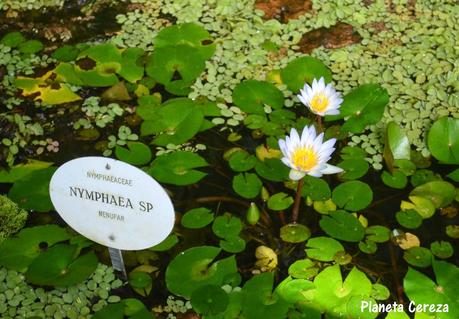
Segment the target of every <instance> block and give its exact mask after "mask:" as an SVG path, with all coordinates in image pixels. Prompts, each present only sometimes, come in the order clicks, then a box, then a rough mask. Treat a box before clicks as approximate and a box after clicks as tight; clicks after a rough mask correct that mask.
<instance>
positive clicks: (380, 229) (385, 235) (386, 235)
mask: <svg viewBox="0 0 459 319" xmlns="http://www.w3.org/2000/svg"><path fill="white" fill-rule="evenodd" d="M365 234H366V238H367V239H368V240H371V241H374V242H375V243H384V242H386V241H388V240H389V239H390V229H389V228H387V227H384V226H380V225H375V226H370V227H367V228H365Z"/></svg>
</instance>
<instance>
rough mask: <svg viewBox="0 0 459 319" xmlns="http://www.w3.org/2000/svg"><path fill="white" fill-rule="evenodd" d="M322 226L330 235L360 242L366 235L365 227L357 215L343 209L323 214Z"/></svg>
mask: <svg viewBox="0 0 459 319" xmlns="http://www.w3.org/2000/svg"><path fill="white" fill-rule="evenodd" d="M320 228H322V229H323V230H324V231H325V232H326V233H327V234H328V235H330V236H332V237H334V238H336V239H340V240H344V241H351V242H358V241H360V240H362V239H363V237H364V236H365V229H364V228H363V226H362V224H361V223H360V221H359V220H358V219H357V217H355V216H353V215H352V214H350V213H348V212H345V211H341V210H338V211H335V212H331V213H330V214H329V215H324V216H322V219H321V220H320Z"/></svg>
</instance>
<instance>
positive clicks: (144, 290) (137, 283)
mask: <svg viewBox="0 0 459 319" xmlns="http://www.w3.org/2000/svg"><path fill="white" fill-rule="evenodd" d="M128 280H129V285H131V287H132V288H133V289H134V290H135V292H137V293H138V294H139V295H141V296H144V297H146V296H148V295H149V294H150V292H151V288H152V282H153V280H152V278H151V276H150V274H148V273H147V272H144V271H139V270H134V271H131V272H130V273H129V277H128Z"/></svg>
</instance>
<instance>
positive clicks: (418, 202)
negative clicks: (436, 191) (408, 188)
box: [400, 196, 435, 219]
mask: <svg viewBox="0 0 459 319" xmlns="http://www.w3.org/2000/svg"><path fill="white" fill-rule="evenodd" d="M409 198H410V200H411V201H412V202H413V203H410V202H406V201H402V203H401V204H400V208H401V209H402V210H410V209H414V210H415V211H416V212H417V213H418V214H419V215H421V217H422V218H424V219H426V218H430V217H432V216H433V214H435V205H434V203H433V202H432V201H431V200H430V199H428V198H424V197H420V196H409Z"/></svg>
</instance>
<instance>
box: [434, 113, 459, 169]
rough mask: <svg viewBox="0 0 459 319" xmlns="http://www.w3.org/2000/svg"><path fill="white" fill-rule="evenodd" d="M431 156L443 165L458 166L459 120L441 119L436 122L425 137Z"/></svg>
mask: <svg viewBox="0 0 459 319" xmlns="http://www.w3.org/2000/svg"><path fill="white" fill-rule="evenodd" d="M427 145H428V147H429V150H430V152H431V153H432V155H433V156H434V157H435V158H436V159H437V160H439V161H440V162H442V163H445V164H459V119H453V118H450V117H443V118H441V119H439V120H437V121H436V122H435V123H434V124H433V125H432V127H431V128H430V130H429V133H428V135H427Z"/></svg>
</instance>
